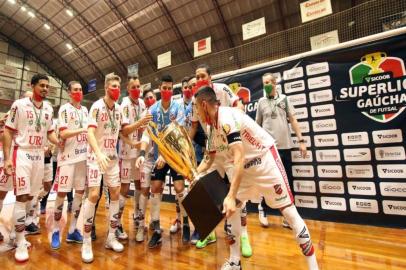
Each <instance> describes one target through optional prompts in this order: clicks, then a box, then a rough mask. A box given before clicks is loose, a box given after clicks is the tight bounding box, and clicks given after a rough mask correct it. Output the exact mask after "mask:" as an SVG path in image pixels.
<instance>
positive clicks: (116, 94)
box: [108, 88, 120, 101]
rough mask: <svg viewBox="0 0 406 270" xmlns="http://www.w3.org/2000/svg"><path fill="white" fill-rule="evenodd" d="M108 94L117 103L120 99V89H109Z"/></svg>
mask: <svg viewBox="0 0 406 270" xmlns="http://www.w3.org/2000/svg"><path fill="white" fill-rule="evenodd" d="M108 94H109V97H110V98H111V99H112V100H114V101H117V100H118V98H119V97H120V88H109V90H108Z"/></svg>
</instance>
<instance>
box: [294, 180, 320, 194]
mask: <svg viewBox="0 0 406 270" xmlns="http://www.w3.org/2000/svg"><path fill="white" fill-rule="evenodd" d="M293 190H294V191H295V192H303V193H316V183H315V182H314V181H306V180H294V181H293Z"/></svg>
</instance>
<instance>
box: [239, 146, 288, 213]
mask: <svg viewBox="0 0 406 270" xmlns="http://www.w3.org/2000/svg"><path fill="white" fill-rule="evenodd" d="M261 195H262V196H264V198H265V202H266V204H267V205H268V206H269V207H271V208H275V209H278V208H282V207H286V206H289V205H291V204H293V202H294V199H293V195H292V192H291V190H290V187H289V182H288V178H287V174H286V171H285V168H284V167H283V164H282V161H281V159H280V157H279V154H278V150H277V149H276V147H275V146H272V147H271V148H270V149H269V152H267V153H266V154H264V155H263V156H262V157H257V158H254V159H253V160H249V161H247V162H246V163H245V166H244V172H243V175H242V179H241V183H240V188H239V189H238V193H237V198H238V199H239V200H241V201H246V200H249V199H258V198H259V197H260V196H261Z"/></svg>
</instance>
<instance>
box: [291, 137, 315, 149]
mask: <svg viewBox="0 0 406 270" xmlns="http://www.w3.org/2000/svg"><path fill="white" fill-rule="evenodd" d="M302 139H303V140H304V144H305V145H306V147H310V146H312V143H311V141H310V136H302ZM292 143H293V147H296V148H297V147H299V139H298V138H297V137H292Z"/></svg>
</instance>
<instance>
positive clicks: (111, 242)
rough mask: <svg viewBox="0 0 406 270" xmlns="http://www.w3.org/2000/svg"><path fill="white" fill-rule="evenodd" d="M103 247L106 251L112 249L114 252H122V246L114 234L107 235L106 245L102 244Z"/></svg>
mask: <svg viewBox="0 0 406 270" xmlns="http://www.w3.org/2000/svg"><path fill="white" fill-rule="evenodd" d="M104 247H105V248H107V249H112V250H114V251H115V252H122V251H123V250H124V246H123V244H121V243H120V242H119V241H118V240H117V238H116V236H115V235H114V234H109V235H108V236H107V240H106V243H105V244H104Z"/></svg>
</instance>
